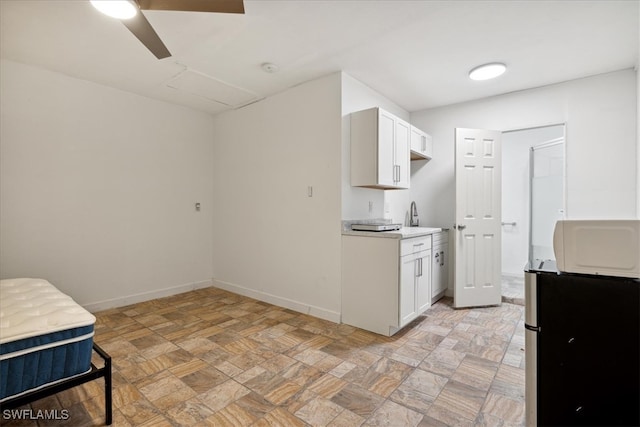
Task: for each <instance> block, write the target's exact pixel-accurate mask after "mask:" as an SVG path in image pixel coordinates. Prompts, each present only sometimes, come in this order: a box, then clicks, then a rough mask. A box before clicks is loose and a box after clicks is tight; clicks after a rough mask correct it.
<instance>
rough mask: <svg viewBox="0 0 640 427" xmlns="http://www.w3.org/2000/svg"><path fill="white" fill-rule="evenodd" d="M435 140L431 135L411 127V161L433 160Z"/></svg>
mask: <svg viewBox="0 0 640 427" xmlns="http://www.w3.org/2000/svg"><path fill="white" fill-rule="evenodd" d="M432 156H433V139H432V138H431V135H429V134H427V133H425V132H423V131H421V130H420V129H418V128H417V127H415V126H413V125H411V160H431V158H432Z"/></svg>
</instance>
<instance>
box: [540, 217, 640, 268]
mask: <svg viewBox="0 0 640 427" xmlns="http://www.w3.org/2000/svg"><path fill="white" fill-rule="evenodd" d="M553 252H554V253H555V256H556V263H557V266H558V271H560V272H565V273H580V274H594V275H603V276H617V277H630V278H640V220H561V221H558V222H557V223H556V227H555V230H554V232H553Z"/></svg>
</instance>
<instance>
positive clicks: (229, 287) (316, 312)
mask: <svg viewBox="0 0 640 427" xmlns="http://www.w3.org/2000/svg"><path fill="white" fill-rule="evenodd" d="M213 286H215V287H216V288H220V289H224V290H225V291H229V292H233V293H235V294H239V295H244V296H246V297H249V298H253V299H256V300H258V301H263V302H268V303H269V304H273V305H277V306H279V307H284V308H288V309H290V310H294V311H297V312H299V313H303V314H308V315H310V316H314V317H318V318H320V319H324V320H328V321H330V322H334V323H340V313H339V312H337V311H332V310H327V309H326V308H322V307H316V306H314V305H310V304H305V303H302V302H299V301H294V300H291V299H289V298H283V297H279V296H277V295H272V294H268V293H266V292H261V291H256V290H255V289H249V288H245V287H243V286H239V285H236V284H233V283H229V282H224V281H222V280H216V279H213Z"/></svg>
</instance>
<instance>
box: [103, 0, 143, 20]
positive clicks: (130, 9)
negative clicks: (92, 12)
mask: <svg viewBox="0 0 640 427" xmlns="http://www.w3.org/2000/svg"><path fill="white" fill-rule="evenodd" d="M91 4H92V5H93V7H95V8H96V9H98V10H99V11H100V12H102V13H104V14H105V15H108V16H110V17H112V18H117V19H130V18H133V17H134V16H136V14H137V13H138V5H137V4H136V3H134V2H133V1H128V0H91Z"/></svg>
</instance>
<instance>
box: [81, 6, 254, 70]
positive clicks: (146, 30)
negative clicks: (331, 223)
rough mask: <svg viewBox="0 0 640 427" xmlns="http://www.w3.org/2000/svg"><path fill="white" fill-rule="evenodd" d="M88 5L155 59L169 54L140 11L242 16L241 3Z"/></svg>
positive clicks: (242, 8)
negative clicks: (110, 19) (122, 27)
mask: <svg viewBox="0 0 640 427" xmlns="http://www.w3.org/2000/svg"><path fill="white" fill-rule="evenodd" d="M91 4H92V5H93V6H94V7H95V8H96V9H98V10H99V11H100V12H102V13H104V14H106V15H109V16H111V17H113V18H117V19H120V20H121V21H122V23H123V24H124V25H125V27H127V28H128V29H129V31H131V32H132V33H133V35H134V36H136V37H137V38H138V40H140V41H141V42H142V44H143V45H145V46H146V47H147V49H149V50H150V51H151V53H153V54H154V55H155V56H156V58H158V59H162V58H167V57H169V56H171V52H169V49H167V47H166V46H165V45H164V43H163V42H162V40H161V39H160V37H159V36H158V33H156V31H155V30H154V29H153V27H152V26H151V24H150V23H149V21H147V18H145V16H144V15H143V14H142V13H141V11H142V10H173V11H185V12H216V13H244V4H243V2H242V0H91Z"/></svg>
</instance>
